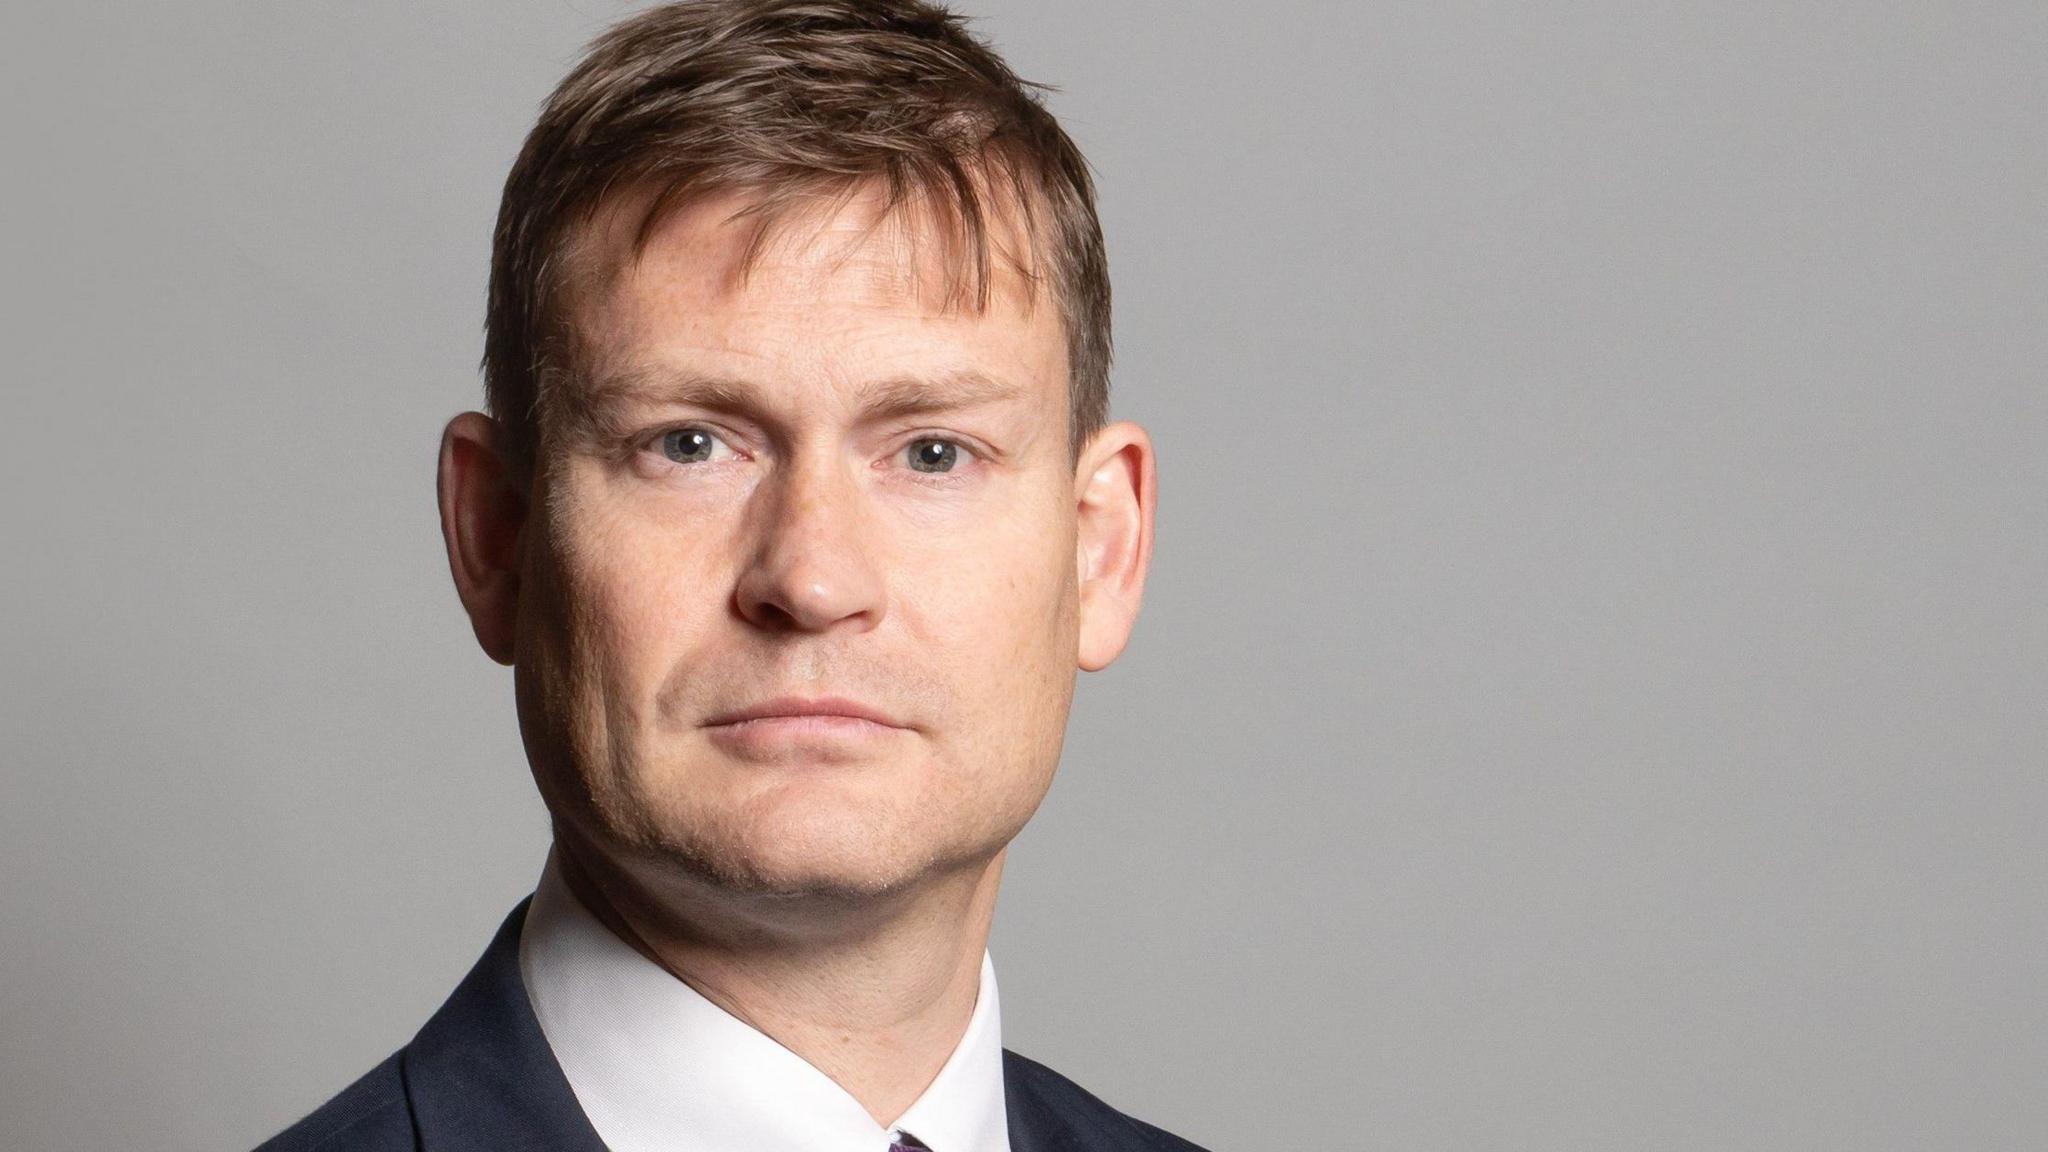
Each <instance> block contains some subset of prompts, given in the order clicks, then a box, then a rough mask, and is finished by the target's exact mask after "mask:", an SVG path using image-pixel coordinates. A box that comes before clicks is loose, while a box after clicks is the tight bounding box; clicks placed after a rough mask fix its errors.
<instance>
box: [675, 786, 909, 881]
mask: <svg viewBox="0 0 2048 1152" xmlns="http://www.w3.org/2000/svg"><path fill="white" fill-rule="evenodd" d="M916 808H917V805H914V804H908V803H901V802H897V803H891V802H888V801H886V800H883V799H881V798H877V797H873V796H847V795H845V794H843V793H840V792H838V791H837V790H835V789H821V788H794V789H778V790H775V791H772V792H769V793H766V794H762V795H756V796H752V797H749V798H747V800H746V801H745V802H743V803H736V804H734V805H731V806H728V807H724V808H722V809H721V810H714V811H706V810H704V809H702V808H701V807H699V806H697V805H688V806H686V810H678V809H677V808H674V807H664V808H663V809H662V810H658V811H650V812H648V813H647V817H648V819H647V821H646V824H647V826H649V827H651V828H653V829H654V830H655V836H654V842H653V843H652V844H649V845H647V847H648V848H649V849H650V850H651V851H652V853H653V854H654V855H656V856H658V857H659V858H660V863H661V864H662V865H664V866H666V867H669V868H674V869H676V870H679V871H682V872H684V873H687V874H688V875H690V876H691V877H692V878H694V879H695V880H697V881H698V882H701V883H708V884H709V885H710V886H712V887H715V888H717V889H719V890H721V891H724V892H727V893H730V894H733V895H746V896H767V897H786V898H790V899H802V898H812V899H829V900H847V901H854V900H872V899H876V898H879V897H883V896H887V895H889V894H891V893H893V892H899V891H903V890H905V889H908V888H910V887H913V886H914V885H916V884H917V882H918V881H920V880H921V879H924V878H925V877H927V876H929V875H931V874H932V873H933V871H934V870H935V869H937V868H939V867H940V866H941V865H942V864H943V863H944V861H945V859H946V856H947V854H945V853H942V852H941V851H939V850H938V848H939V845H940V840H939V839H938V838H937V837H936V836H935V835H934V830H933V829H931V828H930V827H928V826H925V825H928V824H929V823H930V822H929V821H918V820H914V819H911V818H910V817H911V816H912V813H913V812H914V811H915V810H916Z"/></svg>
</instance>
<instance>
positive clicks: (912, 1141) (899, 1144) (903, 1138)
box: [889, 1132, 931, 1152]
mask: <svg viewBox="0 0 2048 1152" xmlns="http://www.w3.org/2000/svg"><path fill="white" fill-rule="evenodd" d="M889 1152H931V1149H929V1148H926V1147H925V1146H924V1145H923V1144H920V1143H918V1140H917V1137H915V1136H912V1135H910V1134H909V1133H907V1132H898V1133H897V1134H896V1142H895V1143H894V1144H891V1145H889Z"/></svg>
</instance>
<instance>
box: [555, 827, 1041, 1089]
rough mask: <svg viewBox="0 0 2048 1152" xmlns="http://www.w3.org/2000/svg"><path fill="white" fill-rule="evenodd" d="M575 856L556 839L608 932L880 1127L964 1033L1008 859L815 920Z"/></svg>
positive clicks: (798, 908)
mask: <svg viewBox="0 0 2048 1152" xmlns="http://www.w3.org/2000/svg"><path fill="white" fill-rule="evenodd" d="M579 847H580V846H578V845H575V844H573V843H570V842H568V841H567V840H566V839H565V838H563V837H561V836H559V835H558V836H557V839H556V845H555V859H556V865H557V867H559V868H560V869H561V872H562V878H563V880H564V881H566V882H567V884H568V886H569V889H570V891H572V892H574V893H575V895H576V898H577V899H578V900H579V901H581V902H582V903H583V905H584V906H585V907H586V908H588V909H589V910H590V912H591V914H592V915H594V916H596V917H597V919H598V920H599V921H601V922H602V923H603V924H604V925H605V927H607V928H609V929H610V930H611V931H612V933H613V934H614V935H616V936H618V937H619V938H620V939H621V940H624V941H625V942H626V943H627V944H630V945H631V946H632V947H633V948H635V949H636V950H638V951H639V952H640V953H641V954H642V955H644V956H646V957H647V958H648V959H650V960H652V961H654V962H655V963H656V964H659V965H661V966H662V967H663V968H665V969H667V970H668V972H669V973H670V974H672V975H674V976H675V977H676V978H677V979H679V980H681V981H683V982H684V983H685V984H688V985H689V986H690V987H691V988H693V989H695V990H696V991H697V992H698V993H699V994H701V995H702V996H704V998H705V999H707V1000H710V1001H711V1002H712V1003H714V1004H716V1005H718V1006H719V1007H720V1008H722V1009H724V1010H725V1011H727V1012H729V1013H731V1014H732V1015H733V1016H735V1017H737V1018H739V1019H740V1020H743V1021H745V1022H746V1023H747V1024H748V1025H750V1026H751V1027H753V1028H754V1029H755V1030H756V1031H759V1032H761V1033H763V1034H764V1035H766V1036H768V1037H770V1038H771V1039H773V1040H775V1041H776V1042H777V1043H779V1044H781V1045H782V1046H783V1047H785V1048H787V1049H789V1050H790V1051H792V1052H794V1053H796V1054H797V1055H798V1056H801V1057H803V1058H804V1060H805V1061H807V1062H809V1063H810V1064H811V1065H812V1066H813V1067H815V1068H817V1069H818V1070H819V1071H821V1072H823V1073H825V1075H827V1076H830V1077H831V1078H832V1079H833V1080H834V1081H835V1082H836V1083H838V1084H839V1086H840V1087H842V1088H844V1089H846V1091H847V1092H848V1093H850V1094H851V1095H852V1096H853V1097H854V1099H856V1100H858V1101H860V1103H861V1106H862V1107H863V1108H865V1109H866V1110H867V1112H868V1115H870V1116H872V1117H873V1118H874V1120H875V1122H876V1123H877V1124H880V1125H882V1126H883V1127H889V1126H890V1125H892V1124H894V1123H895V1121H896V1118H897V1117H899V1116H901V1115H902V1114H903V1113H904V1111H906V1110H907V1109H908V1108H909V1107H910V1105H911V1104H912V1103H913V1102H915V1101H916V1099H917V1098H918V1096H919V1095H920V1094H922V1093H923V1092H924V1090H925V1088H926V1087H928V1086H929V1085H930V1084H931V1082H932V1080H933V1078H934V1077H936V1076H937V1075H938V1073H939V1069H940V1068H942V1067H944V1066H945V1063H946V1060H947V1058H948V1057H950V1056H951V1055H952V1054H953V1050H954V1049H955V1048H956V1047H958V1045H959V1043H960V1038H961V1037H962V1035H964V1034H965V1033H966V1031H967V1024H968V1021H969V1019H970V1018H971V1017H972V1016H973V1014H974V1005H975V1000H976V998H977V996H978V994H979V992H980V988H981V959H982V954H983V952H984V950H985V949H986V948H987V945H988V933H989V926H990V924H991V923H992V921H993V919H994V915H995V897H996V888H997V885H998V882H999V881H1000V879H1001V876H1002V866H1003V854H1002V853H998V854H997V855H996V856H995V857H994V858H993V859H990V860H988V861H986V862H984V863H981V864H979V865H977V866H975V867H972V868H969V869H966V870H962V871H960V872H957V873H954V874H950V875H946V876H941V877H938V878H936V879H934V880H932V881H930V882H928V883H925V884H921V885H920V886H919V887H918V888H917V889H916V890H914V891H909V892H904V893H897V894H892V895H890V896H886V897H878V898H876V899H875V900H873V901H868V902H862V903H861V904H859V905H858V906H853V905H849V904H848V903H846V902H845V901H843V900H838V901H831V902H830V906H829V907H815V906H812V907H806V906H805V904H806V902H805V901H802V900H796V901H792V900H790V899H788V898H782V897H769V898H763V899H748V898H732V897H729V896H722V895H720V894H717V893H713V892H709V891H707V890H705V889H704V888H703V886H702V885H697V884H685V885H682V886H681V889H682V890H681V891H678V890H677V886H676V885H674V884H660V883H659V882H658V881H657V882H650V880H649V879H648V878H645V877H640V876H636V875H634V874H633V873H632V871H631V870H626V869H619V868H615V867H609V866H608V863H609V862H607V861H603V860H601V859H593V858H592V857H593V856H595V854H594V853H591V852H588V851H579V850H578V849H579ZM657 885H658V886H657ZM657 893H658V894H659V895H657Z"/></svg>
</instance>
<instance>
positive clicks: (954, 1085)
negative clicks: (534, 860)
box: [519, 854, 1010, 1152]
mask: <svg viewBox="0 0 2048 1152" xmlns="http://www.w3.org/2000/svg"><path fill="white" fill-rule="evenodd" d="M519 970H520V974H521V975H522V976H523V977H525V980H526V994H527V998H528V999H530V1000H531V1001H532V1002H533V1011H534V1015H536V1016H538V1017H539V1018H540V1028H541V1032H542V1033H543V1034H544V1035H545V1036H546V1037H547V1041H548V1047H550V1048H552V1049H554V1053H555V1059H556V1061H557V1062H558V1063H560V1064H561V1066H562V1072H563V1074H564V1075H566V1076H567V1077H568V1080H569V1087H570V1088H572V1089H574V1090H575V1093H576V1099H577V1101H578V1102H579V1103H580V1104H582V1105H583V1112H584V1115H586V1116H588V1117H589V1118H590V1123H591V1126H592V1127H594V1128H596V1129H597V1134H598V1136H599V1137H600V1138H602V1139H603V1140H604V1142H605V1144H606V1145H607V1146H608V1147H610V1148H611V1150H612V1152H888V1148H889V1145H890V1143H891V1142H893V1141H894V1140H895V1139H896V1137H897V1134H898V1133H907V1134H909V1135H911V1136H914V1137H915V1138H916V1139H917V1140H919V1141H920V1142H922V1143H923V1144H924V1145H925V1146H926V1147H929V1148H931V1149H933V1152H1009V1149H1010V1135H1009V1122H1008V1116H1007V1113H1006V1111H1005V1108H1004V1101H1003V1041H1002V1032H1001V1026H1000V1024H999V1022H998V1018H997V1016H998V1013H997V1006H996V979H995V967H994V965H992V964H991V963H990V962H989V958H988V953H986V952H983V953H982V957H981V991H980V993H979V994H978V995H977V996H976V998H975V1002H974V1015H973V1017H972V1018H971V1019H969V1020H968V1022H967V1032H966V1034H965V1035H963V1036H961V1038H960V1043H959V1044H958V1045H957V1046H956V1047H955V1048H954V1049H953V1054H952V1056H951V1057H949V1058H948V1059H947V1060H946V1064H945V1067H943V1068H941V1069H939V1074H938V1076H937V1078H935V1079H934V1080H933V1081H932V1082H931V1085H930V1087H928V1088H926V1089H925V1090H924V1094H923V1095H921V1096H919V1097H918V1098H917V1101H916V1102H915V1103H913V1104H912V1105H911V1106H910V1108H909V1110H908V1111H906V1112H904V1113H903V1115H902V1116H901V1117H899V1118H898V1119H897V1121H896V1125H895V1126H894V1127H893V1128H884V1127H883V1126H881V1125H880V1124H877V1123H875V1121H874V1119H873V1118H872V1117H870V1116H869V1115H868V1113H867V1110H866V1109H864V1108H862V1107H861V1105H860V1102H859V1101H858V1100H855V1099H854V1098H853V1096H852V1095H851V1094H849V1093H848V1092H847V1091H846V1089H844V1088H841V1087H840V1086H839V1085H838V1084H837V1083H836V1082H834V1081H833V1080H832V1078H831V1077H829V1076H827V1075H825V1074H824V1073H823V1072H820V1071H818V1069H817V1068H815V1067H813V1066H812V1065H811V1064H809V1063H808V1062H806V1061H805V1060H804V1058H803V1057H801V1056H798V1055H797V1054H796V1053H794V1052H791V1051H790V1050H789V1049H787V1048H784V1047H783V1046H782V1045H781V1044H778V1043H776V1042H775V1041H774V1040H771V1039H769V1038H768V1036H766V1035H765V1034H763V1033H761V1032H759V1031H756V1030H755V1029H754V1028H753V1026H752V1025H749V1024H747V1023H746V1022H744V1021H742V1020H740V1019H739V1018H738V1017H736V1016H733V1015H731V1014H730V1013H728V1012H726V1011H725V1010H724V1009H722V1008H720V1007H718V1006H717V1005H716V1004H713V1003H712V1002H711V1001H709V1000H707V999H705V998H704V997H703V996H702V995H701V994H700V993H698V992H697V991H696V990H695V989H693V988H691V987H690V986H689V985H688V984H685V983H683V982H682V981H681V980H678V979H676V978H675V977H674V976H672V975H670V974H669V972H668V971H667V970H666V969H664V968H662V967H661V966H660V965H658V964H656V963H654V962H653V961H652V960H649V959H648V958H647V957H645V956H642V955H641V954H640V953H639V952H638V951H636V950H634V948H633V947H632V946H631V945H629V944H627V943H626V942H625V941H623V940H620V939H619V938H618V937H617V936H615V935H613V934H612V932H611V930H610V929H608V928H606V927H605V926H604V925H603V924H602V923H601V922H599V920H598V919H597V917H595V916H593V915H592V914H591V913H590V910H589V909H587V908H585V907H584V906H583V904H582V902H581V901H579V900H577V899H576V896H575V894H574V893H573V892H571V891H570V890H569V886H568V884H567V883H566V882H565V881H564V880H563V879H562V877H561V873H560V872H559V871H558V870H557V867H556V864H555V859H554V856H553V855H552V854H550V855H549V857H548V863H547V867H546V868H544V869H543V870H542V872H541V879H540V885H539V886H538V887H537V888H536V889H535V890H534V893H533V904H532V905H531V906H530V907H529V908H528V909H527V912H526V924H525V927H524V928H523V929H522V930H521V932H520V937H519Z"/></svg>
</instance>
